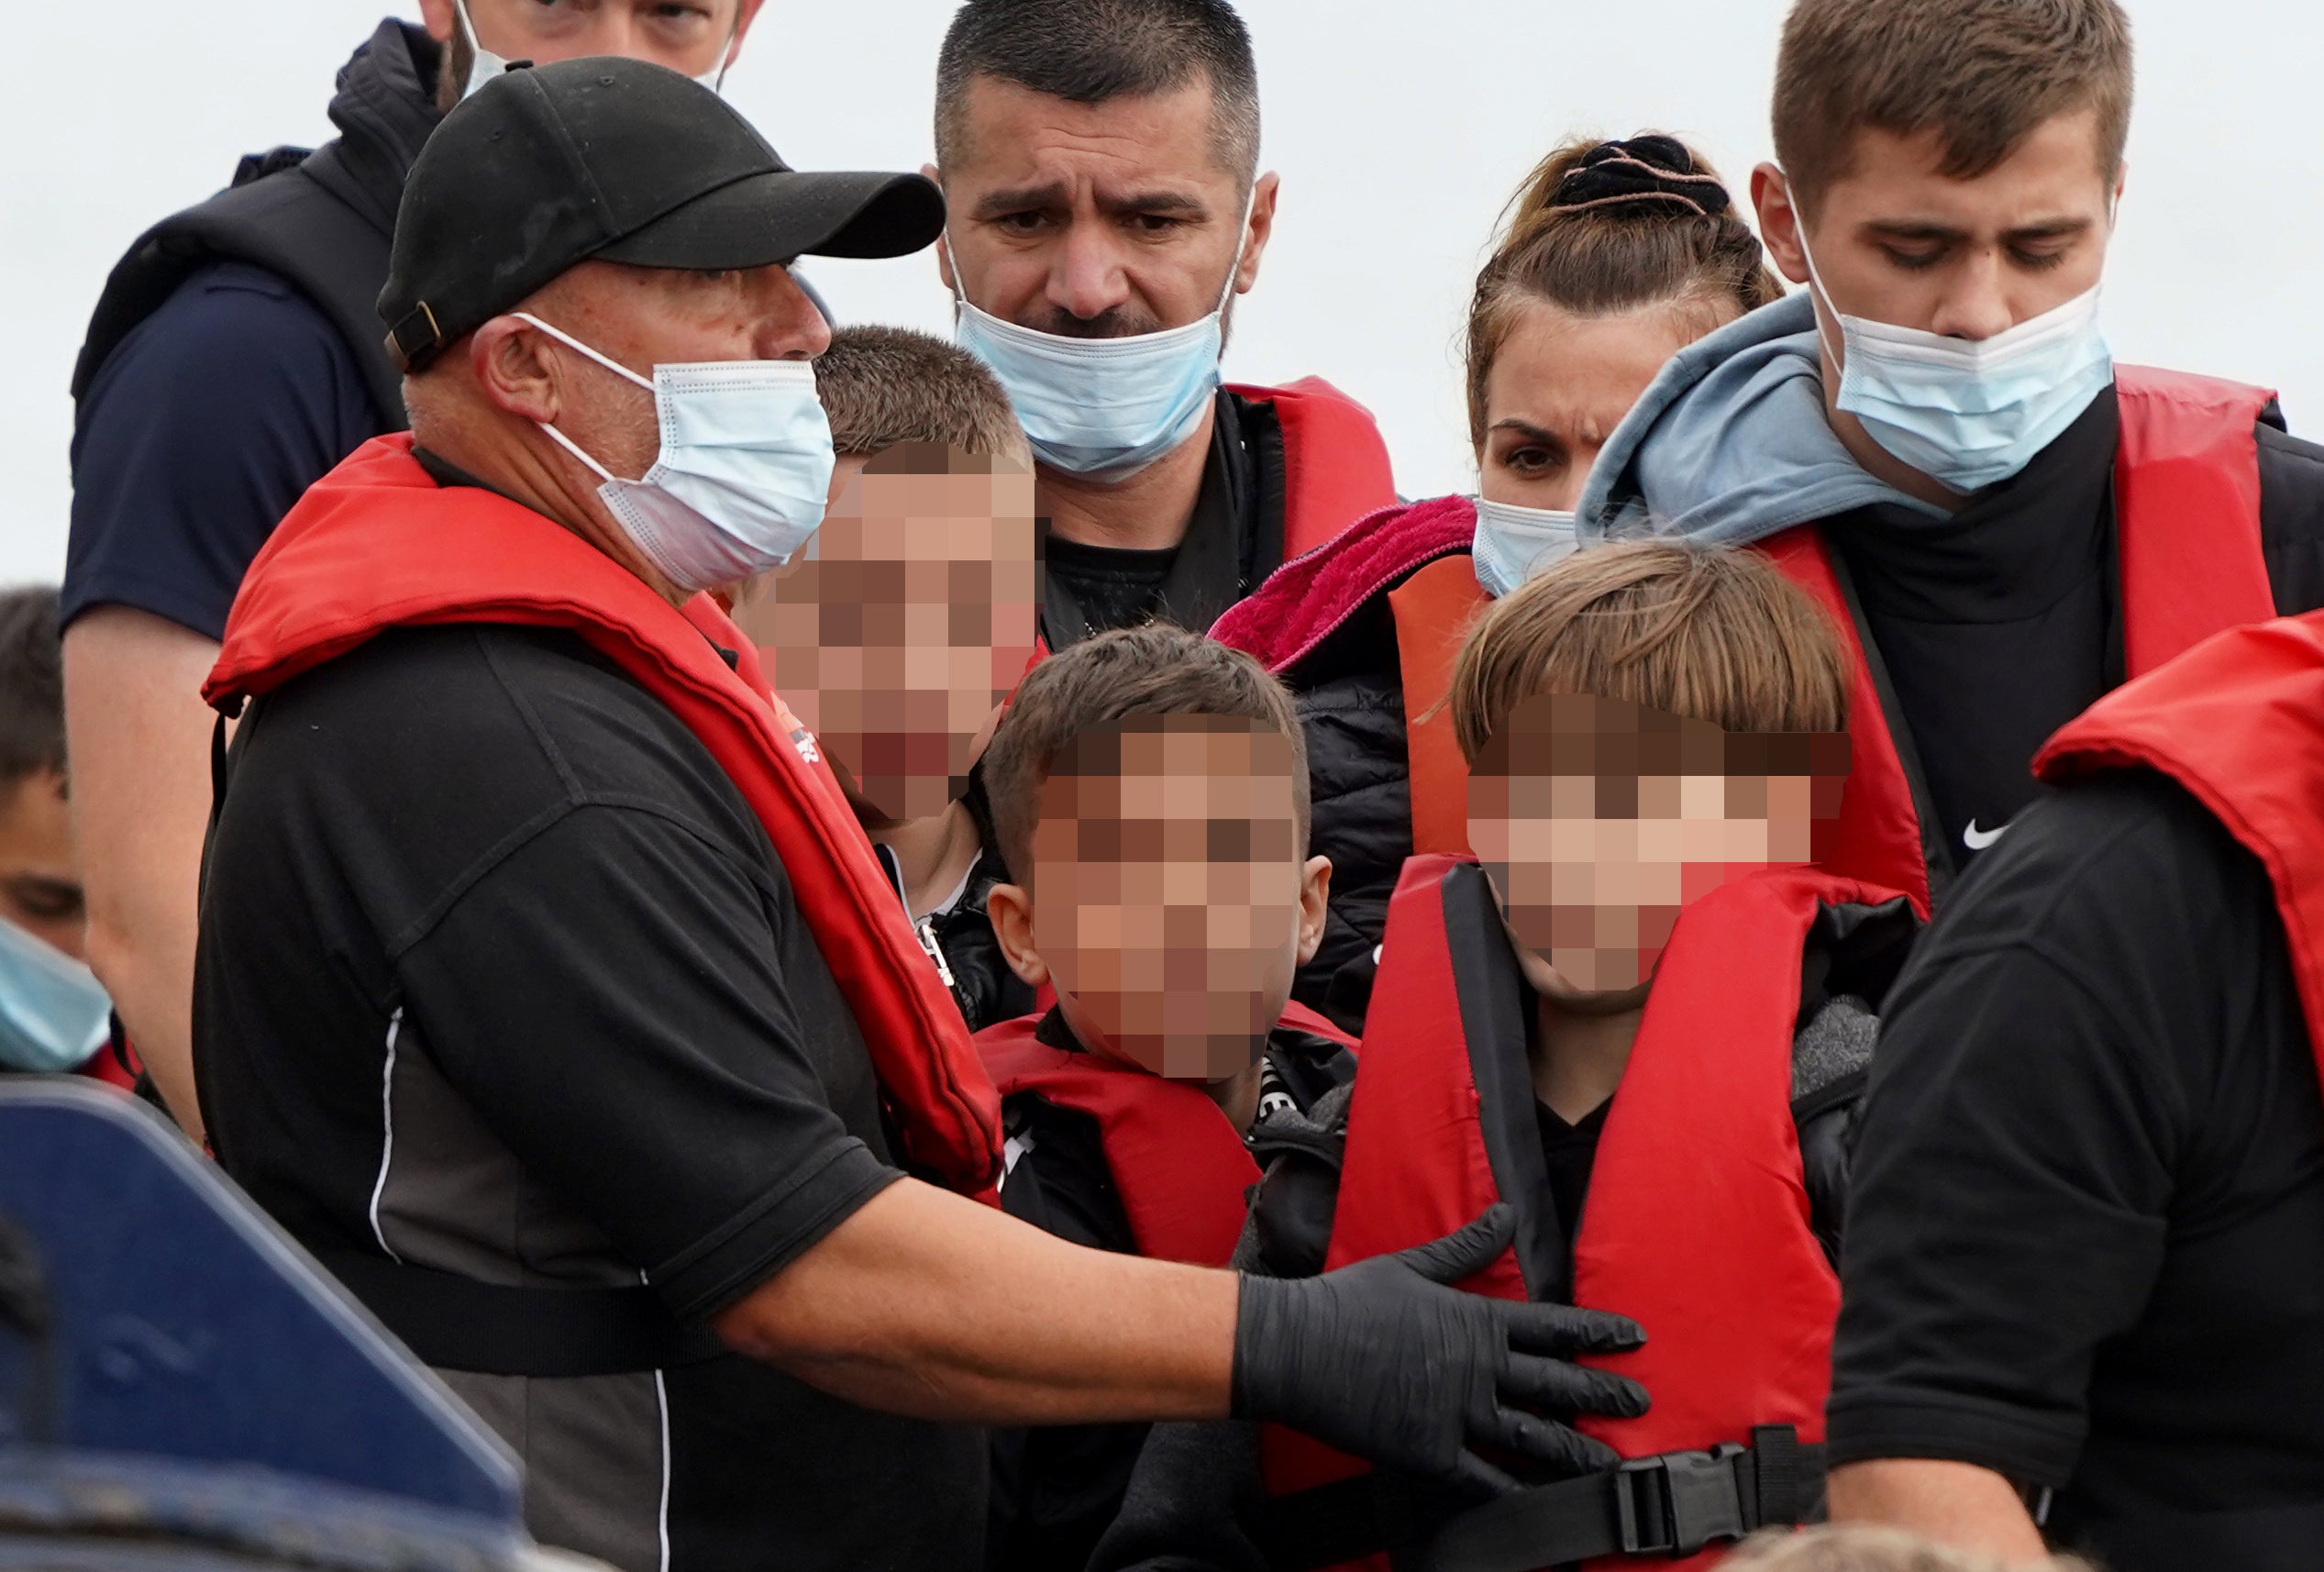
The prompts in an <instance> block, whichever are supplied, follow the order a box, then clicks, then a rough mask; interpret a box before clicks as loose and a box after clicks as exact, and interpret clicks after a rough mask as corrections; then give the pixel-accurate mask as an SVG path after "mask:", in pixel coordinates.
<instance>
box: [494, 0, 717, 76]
mask: <svg viewBox="0 0 2324 1572" xmlns="http://www.w3.org/2000/svg"><path fill="white" fill-rule="evenodd" d="M452 15H453V16H455V17H458V18H459V25H460V36H461V37H462V38H464V39H467V40H468V50H469V53H470V55H472V56H474V57H475V58H474V59H473V60H471V61H470V62H469V67H468V83H467V85H466V86H464V87H462V88H461V89H460V96H461V97H462V98H466V97H467V96H468V95H469V94H472V93H474V92H475V91H476V90H477V89H478V88H480V87H481V86H483V85H484V84H485V83H488V82H490V81H492V78H494V77H496V76H498V75H500V74H501V72H504V71H506V70H507V69H508V61H505V60H503V59H502V58H501V57H500V56H499V55H496V54H494V53H493V52H492V50H488V49H486V48H485V47H484V45H483V42H482V40H481V39H478V38H477V36H476V23H475V20H474V19H473V18H472V17H470V16H469V14H468V0H452ZM735 20H736V25H737V26H739V25H740V24H741V21H742V15H741V13H740V12H739V11H737V12H736V17H735ZM734 52H735V36H734V34H733V33H731V32H729V33H728V34H727V35H726V46H725V48H724V49H722V50H719V51H718V64H717V66H716V67H715V68H714V70H712V71H711V72H709V73H708V74H706V75H703V76H698V77H695V78H694V80H695V81H696V82H699V83H702V84H703V86H704V87H707V88H709V89H710V90H711V91H712V92H713V93H723V92H725V86H726V60H727V57H728V56H730V55H732V54H733V53H734Z"/></svg>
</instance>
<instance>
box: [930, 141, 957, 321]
mask: <svg viewBox="0 0 2324 1572" xmlns="http://www.w3.org/2000/svg"><path fill="white" fill-rule="evenodd" d="M920 172H921V173H922V174H924V175H926V176H927V177H928V178H929V179H930V180H933V181H935V183H937V184H938V185H939V186H941V185H943V184H944V179H943V177H942V176H941V175H939V174H938V173H937V172H936V166H935V165H934V164H922V165H921V166H920ZM945 200H946V204H947V208H946V211H947V213H948V212H949V211H950V209H949V204H950V202H951V198H950V197H946V199H945ZM936 277H938V278H940V279H942V280H943V281H944V288H945V293H946V294H955V295H957V294H959V293H963V292H962V290H961V288H960V283H959V278H958V275H957V274H956V273H954V271H952V230H951V229H950V228H949V227H947V228H946V230H945V232H944V233H943V234H941V235H939V236H937V237H936Z"/></svg>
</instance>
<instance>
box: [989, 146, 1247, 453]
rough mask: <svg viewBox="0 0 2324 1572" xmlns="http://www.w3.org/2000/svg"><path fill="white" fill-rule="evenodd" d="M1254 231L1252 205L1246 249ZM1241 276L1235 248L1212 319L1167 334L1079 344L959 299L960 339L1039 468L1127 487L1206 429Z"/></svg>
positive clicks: (1239, 251) (1239, 252)
mask: <svg viewBox="0 0 2324 1572" xmlns="http://www.w3.org/2000/svg"><path fill="white" fill-rule="evenodd" d="M1252 195H1253V199H1254V201H1256V196H1257V193H1256V189H1255V190H1254V192H1253V194H1252ZM1250 230H1251V209H1250V207H1249V206H1247V205H1246V206H1245V208H1244V211H1243V226H1242V228H1241V230H1240V231H1239V234H1240V236H1241V237H1242V238H1245V239H1247V238H1248V237H1249V234H1250ZM1242 271H1243V246H1242V244H1241V243H1240V242H1239V241H1238V243H1237V245H1236V247H1235V250H1234V266H1232V267H1230V268H1229V269H1227V271H1226V282H1225V284H1224V285H1223V286H1222V287H1221V289H1220V290H1219V302H1218V304H1217V305H1216V306H1215V307H1213V308H1212V312H1211V314H1210V315H1209V316H1205V317H1203V318H1202V319H1201V321H1199V322H1190V323H1188V324H1187V325H1186V326H1185V327H1172V328H1168V329H1166V330H1165V331H1163V332H1160V333H1140V334H1137V335H1134V336H1133V337H1131V338H1068V337H1066V336H1064V335H1063V334H1057V333H1043V332H1040V331H1038V330H1037V329H1035V328H1031V327H1018V326H1017V325H1016V324H1015V323H1013V322H1004V321H1002V319H1001V318H1000V317H997V316H993V315H991V314H990V312H985V311H979V309H977V307H975V306H973V305H971V304H968V297H967V296H966V295H957V296H956V300H955V316H954V326H953V337H954V338H955V339H956V340H957V342H958V343H959V345H960V347H961V348H962V349H967V350H968V351H969V352H970V353H971V354H973V355H975V356H976V357H977V358H978V359H979V360H982V361H983V362H984V363H985V364H986V365H988V366H990V367H991V368H992V373H993V375H994V376H996V377H998V378H999V379H1000V380H1001V385H1002V387H1003V388H1005V389H1007V390H1008V393H1009V400H1010V402H1011V403H1012V404H1015V405H1016V411H1017V422H1018V424H1019V425H1021V426H1024V434H1025V437H1026V438H1027V439H1028V440H1029V441H1030V442H1031V443H1032V444H1033V452H1034V456H1035V458H1037V459H1040V460H1041V462H1043V463H1044V464H1046V465H1048V466H1049V467H1050V468H1051V469H1053V470H1064V471H1065V472H1066V473H1067V474H1068V475H1082V476H1086V477H1088V478H1089V479H1090V480H1093V481H1123V480H1127V479H1129V477H1131V476H1132V475H1134V474H1136V473H1137V472H1138V471H1139V470H1143V469H1145V467H1146V466H1147V465H1149V464H1152V463H1153V462H1154V461H1155V460H1156V459H1160V458H1161V457H1162V456H1163V455H1164V454H1166V453H1169V452H1171V451H1173V450H1175V449H1176V448H1178V447H1179V445H1180V444H1181V443H1183V442H1185V441H1186V440H1187V439H1188V438H1189V437H1192V436H1193V435H1194V434H1195V432H1197V431H1199V430H1200V429H1201V426H1202V416H1203V414H1204V412H1205V411H1207V410H1208V409H1209V408H1210V407H1211V400H1212V397H1213V396H1214V395H1215V393H1216V392H1217V390H1218V386H1219V357H1220V355H1221V354H1222V353H1223V352H1224V349H1225V347H1226V303H1227V302H1228V300H1230V299H1231V298H1233V296H1234V281H1235V278H1236V277H1237V276H1238V275H1239V274H1240V273H1241V272H1242Z"/></svg>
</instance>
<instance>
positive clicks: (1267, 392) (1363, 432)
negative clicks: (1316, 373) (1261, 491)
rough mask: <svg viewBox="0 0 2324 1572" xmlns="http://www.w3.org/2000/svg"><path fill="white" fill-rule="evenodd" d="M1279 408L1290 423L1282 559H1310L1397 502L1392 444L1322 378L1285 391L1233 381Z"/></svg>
mask: <svg viewBox="0 0 2324 1572" xmlns="http://www.w3.org/2000/svg"><path fill="white" fill-rule="evenodd" d="M1226 391H1227V392H1229V393H1233V394H1234V396H1235V397H1237V398H1242V399H1248V400H1250V401H1252V402H1253V403H1255V404H1269V405H1271V406H1273V408H1274V410H1275V418H1276V422H1277V424H1278V425H1279V426H1282V428H1283V560H1285V561H1286V562H1289V560H1291V559H1293V558H1295V557H1303V556H1305V555H1306V554H1307V553H1308V552H1310V551H1312V550H1314V549H1315V548H1317V547H1319V546H1321V545H1322V544H1323V543H1324V542H1325V541H1327V540H1329V539H1331V538H1332V537H1334V536H1335V535H1337V534H1339V533H1340V531H1342V530H1344V529H1345V528H1346V527H1347V526H1349V525H1351V524H1354V523H1355V522H1356V520H1357V519H1359V518H1362V517H1363V516H1364V515H1367V514H1368V513H1372V512H1374V511H1376V510H1378V509H1379V508H1384V507H1389V506H1392V505H1393V504H1395V502H1396V478H1395V476H1394V474H1393V473H1392V472H1391V470H1390V469H1389V459H1388V444H1387V443H1386V442H1384V441H1382V440H1381V439H1380V428H1379V427H1378V426H1377V425H1376V424H1374V422H1373V420H1372V412H1371V411H1370V410H1367V409H1366V408H1365V407H1364V406H1363V405H1362V404H1358V403H1356V401H1355V400H1354V399H1352V398H1350V397H1348V396H1347V395H1346V394H1345V393H1342V392H1340V390H1339V389H1337V388H1335V387H1334V386H1333V385H1332V384H1331V383H1329V382H1325V381H1324V380H1323V379H1322V378H1321V377H1301V378H1300V380H1299V381H1298V382H1289V383H1286V384H1285V385H1284V386H1282V387H1279V388H1269V387H1256V386H1253V385H1250V384H1247V383H1241V382H1237V383H1234V384H1231V385H1229V387H1228V388H1227V390H1226Z"/></svg>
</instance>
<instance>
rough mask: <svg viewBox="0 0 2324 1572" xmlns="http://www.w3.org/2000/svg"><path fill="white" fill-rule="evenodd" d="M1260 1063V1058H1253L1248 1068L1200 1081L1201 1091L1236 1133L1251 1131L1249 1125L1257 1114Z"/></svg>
mask: <svg viewBox="0 0 2324 1572" xmlns="http://www.w3.org/2000/svg"><path fill="white" fill-rule="evenodd" d="M1260 1063H1261V1061H1260V1060H1258V1059H1253V1060H1252V1061H1251V1065H1250V1068H1248V1069H1245V1070H1243V1071H1241V1072H1239V1073H1238V1074H1235V1075H1231V1076H1228V1077H1227V1078H1226V1079H1224V1080H1206V1081H1204V1082H1203V1083H1202V1090H1203V1091H1204V1092H1205V1093H1207V1094H1208V1095H1209V1097H1210V1099H1211V1101H1212V1102H1215V1103H1217V1104H1218V1105H1219V1112H1220V1113H1223V1114H1225V1115H1226V1118H1227V1123H1228V1124H1232V1125H1234V1128H1235V1130H1236V1132H1237V1133H1238V1134H1241V1135H1249V1134H1250V1133H1251V1126H1252V1124H1254V1123H1256V1121H1257V1119H1258V1116H1259V1066H1260Z"/></svg>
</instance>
